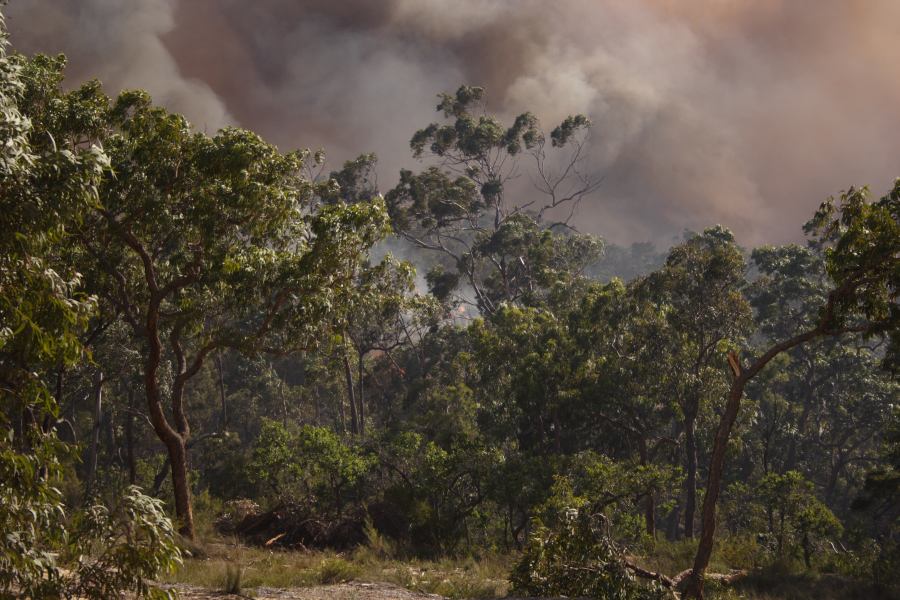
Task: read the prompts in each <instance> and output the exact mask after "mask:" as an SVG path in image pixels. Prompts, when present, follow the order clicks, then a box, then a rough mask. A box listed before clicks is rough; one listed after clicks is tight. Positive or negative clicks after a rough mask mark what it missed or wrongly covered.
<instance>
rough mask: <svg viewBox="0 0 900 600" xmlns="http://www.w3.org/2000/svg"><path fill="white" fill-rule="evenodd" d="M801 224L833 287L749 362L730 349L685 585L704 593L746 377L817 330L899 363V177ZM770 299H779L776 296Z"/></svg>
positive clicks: (854, 191)
mask: <svg viewBox="0 0 900 600" xmlns="http://www.w3.org/2000/svg"><path fill="white" fill-rule="evenodd" d="M804 229H805V231H806V232H807V234H808V235H809V236H810V238H811V243H812V244H813V245H814V246H815V247H819V248H822V249H823V251H824V256H825V267H826V272H827V274H828V278H829V280H830V283H829V286H828V288H827V289H828V291H827V293H826V295H825V299H824V301H823V302H822V303H821V304H820V307H819V310H818V311H817V313H815V314H816V316H815V317H814V318H812V319H811V322H810V323H803V322H798V323H797V328H796V329H795V330H794V332H793V333H792V334H791V335H790V336H789V337H785V338H782V339H781V340H780V341H777V342H774V343H772V345H771V346H769V347H768V348H767V349H766V350H764V351H763V352H762V353H761V354H759V355H758V357H756V358H754V359H752V360H751V361H749V362H746V361H742V360H741V359H740V358H739V356H738V354H737V352H735V351H731V352H730V353H729V355H728V363H729V366H730V368H731V371H732V375H733V378H732V382H731V387H730V389H729V392H728V395H727V397H726V402H725V407H724V410H723V412H722V415H721V418H720V421H719V425H718V428H717V430H716V435H715V438H714V442H713V447H712V452H711V457H710V466H709V475H708V481H707V486H706V495H705V497H704V499H703V511H702V530H701V535H700V543H699V545H698V548H697V555H696V557H695V559H694V565H693V568H692V569H691V571H690V581H689V587H688V592H689V594H690V595H692V596H697V597H699V596H702V594H703V574H704V572H705V570H706V567H707V566H708V565H709V559H710V556H711V554H712V547H713V539H714V535H715V527H716V503H717V501H718V497H719V493H720V491H721V485H722V475H723V471H724V465H725V454H726V450H727V447H728V442H729V438H730V436H731V430H732V428H733V426H734V422H735V419H736V418H737V415H738V412H739V411H740V407H741V401H742V399H743V395H744V388H745V387H746V386H747V383H748V382H749V381H750V380H752V379H753V378H754V377H755V376H756V375H757V374H759V372H760V371H761V370H762V369H763V368H765V367H766V365H768V364H769V363H770V362H771V361H772V360H773V359H774V358H775V357H777V356H779V355H780V354H782V353H783V352H786V351H789V350H791V349H793V348H795V347H797V346H800V345H802V344H806V343H808V342H811V341H813V340H816V339H818V338H823V337H834V336H841V335H848V334H858V335H861V336H863V338H871V337H876V336H880V337H884V338H885V339H886V340H887V348H886V351H885V358H884V360H883V361H882V366H883V367H885V368H888V369H891V370H896V369H897V367H898V365H900V361H898V357H900V304H898V302H900V294H898V289H900V179H898V180H897V181H896V182H895V184H894V187H893V189H892V190H891V191H890V192H889V193H888V194H887V195H885V196H884V197H883V198H881V199H880V200H877V201H874V202H872V201H870V200H869V192H868V189H867V188H850V189H849V190H848V191H846V192H844V193H843V194H841V196H840V198H839V199H837V200H835V199H834V198H830V199H829V200H827V201H826V202H824V203H823V204H822V205H821V207H820V208H819V210H818V211H817V212H816V214H815V216H814V217H813V218H812V219H811V220H810V221H809V222H808V223H807V225H806V226H805V227H804ZM763 273H764V275H767V276H770V277H771V278H772V279H774V280H775V282H774V283H773V285H780V284H785V283H786V282H785V281H783V280H782V281H778V280H779V279H781V278H783V277H784V275H783V274H781V273H779V272H778V271H777V270H774V269H773V270H771V271H769V270H767V269H764V270H763ZM771 302H778V298H777V296H773V297H772V298H771ZM760 310H765V306H763V307H762V308H761V309H760Z"/></svg>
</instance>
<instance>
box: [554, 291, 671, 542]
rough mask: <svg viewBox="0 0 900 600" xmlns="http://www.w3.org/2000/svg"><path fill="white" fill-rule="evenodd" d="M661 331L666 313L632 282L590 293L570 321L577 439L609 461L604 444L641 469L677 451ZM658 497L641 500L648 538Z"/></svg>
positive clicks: (667, 336)
mask: <svg viewBox="0 0 900 600" xmlns="http://www.w3.org/2000/svg"><path fill="white" fill-rule="evenodd" d="M669 327H670V325H669V323H668V320H667V319H666V309H665V308H664V307H661V306H660V305H659V304H657V303H656V302H653V301H652V299H651V298H649V297H648V296H647V294H646V293H644V289H643V286H642V285H641V283H640V282H635V283H633V284H630V285H627V286H626V285H625V284H623V283H622V282H621V281H620V280H618V279H613V280H612V281H611V282H610V283H608V284H603V285H597V286H594V288H593V289H591V290H590V291H589V292H588V293H587V294H585V296H584V297H583V300H582V304H581V306H580V307H579V309H578V310H576V311H573V313H572V315H571V317H570V330H571V333H572V336H573V338H574V339H575V346H576V348H577V352H578V354H579V355H580V356H579V358H578V359H577V361H578V363H579V365H580V366H579V368H578V369H577V373H578V379H579V383H578V387H579V388H580V390H579V393H580V394H582V396H583V397H582V401H581V403H580V406H579V407H578V408H579V409H580V413H579V414H582V415H583V416H584V418H583V424H584V425H583V431H582V432H581V437H582V438H583V439H584V440H590V442H589V443H591V444H592V446H593V447H594V449H596V450H605V451H606V452H608V453H610V454H613V455H614V453H615V451H616V449H615V448H611V447H610V441H612V440H614V439H617V438H620V439H621V443H622V444H623V445H624V446H625V447H626V449H627V451H628V452H629V454H632V455H633V454H635V453H636V455H637V456H636V458H637V461H638V463H639V464H640V465H641V466H642V467H643V468H650V467H652V466H654V465H657V463H658V458H659V456H660V455H661V454H664V453H665V451H666V450H668V451H669V454H673V453H674V452H673V451H674V450H675V449H676V446H677V442H676V440H675V439H674V438H673V437H672V435H671V427H670V425H671V423H672V420H673V419H674V417H675V410H676V407H675V405H674V403H673V402H672V399H671V397H672V391H673V389H674V387H675V377H674V375H675V373H674V370H675V369H674V361H675V360H677V359H678V358H679V356H678V354H677V352H676V351H675V349H674V348H673V345H672V343H671V333H670V331H669ZM629 458H633V456H629ZM659 491H661V490H658V489H650V490H647V491H646V492H645V493H644V522H645V527H646V530H647V533H648V534H650V535H651V536H652V535H655V533H656V497H657V494H658V492H659Z"/></svg>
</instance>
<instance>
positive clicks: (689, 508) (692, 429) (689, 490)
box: [684, 402, 699, 538]
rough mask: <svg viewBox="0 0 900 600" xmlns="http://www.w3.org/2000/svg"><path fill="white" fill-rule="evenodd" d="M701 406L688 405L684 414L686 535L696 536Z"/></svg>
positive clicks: (695, 404)
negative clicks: (698, 421) (695, 520)
mask: <svg viewBox="0 0 900 600" xmlns="http://www.w3.org/2000/svg"><path fill="white" fill-rule="evenodd" d="M698 410H699V407H698V406H697V403H696V402H695V403H693V404H691V405H689V406H688V407H687V410H686V411H685V416H684V439H685V445H684V446H685V450H684V452H685V457H684V468H685V480H684V492H685V501H684V537H686V538H693V537H694V519H695V518H696V514H697V431H696V422H697V412H698Z"/></svg>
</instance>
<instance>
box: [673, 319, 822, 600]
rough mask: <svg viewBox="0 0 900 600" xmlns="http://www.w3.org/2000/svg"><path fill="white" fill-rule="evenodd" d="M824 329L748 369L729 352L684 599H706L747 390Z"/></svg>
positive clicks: (801, 337) (786, 345)
mask: <svg viewBox="0 0 900 600" xmlns="http://www.w3.org/2000/svg"><path fill="white" fill-rule="evenodd" d="M830 307H831V302H829V304H828V306H827V307H826V311H825V314H826V316H827V315H829V312H830V311H829V309H830ZM828 322H829V320H828V319H827V318H823V319H822V321H821V323H825V324H827V323H828ZM824 327H825V326H824V325H822V324H820V325H819V326H818V327H816V328H814V329H811V330H809V331H806V332H805V333H801V334H799V335H797V336H795V337H793V338H790V339H789V340H785V341H783V342H781V343H779V344H776V345H774V346H772V347H771V348H769V349H768V350H767V351H766V352H765V353H764V354H763V355H762V356H760V357H759V358H758V359H757V360H756V361H755V362H753V364H751V365H750V366H749V367H748V368H747V369H744V368H743V367H742V366H741V363H740V360H739V359H738V357H737V354H735V353H734V352H730V353H729V354H728V364H729V366H730V367H731V371H732V374H733V376H734V378H733V380H732V382H731V389H730V390H729V392H728V398H727V400H726V402H725V410H724V412H723V413H722V416H721V418H720V419H719V426H718V428H717V429H716V437H715V440H714V442H713V449H712V454H711V456H710V460H709V477H708V478H707V484H706V495H705V496H704V498H703V511H702V513H701V518H700V526H701V529H700V543H699V544H698V546H697V554H696V556H695V557H694V566H693V568H692V569H691V575H690V581H689V582H688V587H687V589H686V590H685V596H686V597H688V598H702V597H703V575H704V573H705V572H706V568H707V567H708V566H709V559H710V557H711V556H712V549H713V539H714V536H715V531H716V502H717V501H718V499H719V493H720V492H721V488H722V475H723V474H724V470H725V452H726V450H727V449H728V439H729V437H730V436H731V429H732V427H734V422H735V420H736V419H737V415H738V411H739V410H740V407H741V399H742V398H743V396H744V388H745V387H746V385H747V382H749V381H750V380H751V379H752V378H753V377H754V376H756V374H757V373H759V372H760V371H761V370H762V369H763V367H765V366H766V365H767V364H769V361H771V360H772V359H773V358H775V357H776V356H778V355H779V354H781V353H782V352H785V351H787V350H790V349H791V348H793V347H795V346H799V345H800V344H803V343H804V342H807V341H809V340H812V339H814V338H816V337H818V336H820V335H824V334H825V332H826V330H825V328H824Z"/></svg>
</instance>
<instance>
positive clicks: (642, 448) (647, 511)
mask: <svg viewBox="0 0 900 600" xmlns="http://www.w3.org/2000/svg"><path fill="white" fill-rule="evenodd" d="M638 451H639V452H640V459H641V464H642V465H647V463H648V462H649V458H648V452H647V440H646V439H644V438H641V439H640V440H639V442H638ZM644 525H645V527H646V529H647V534H648V535H649V536H650V537H652V538H656V498H655V497H654V493H653V490H650V491H649V493H648V494H647V497H646V498H644Z"/></svg>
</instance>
